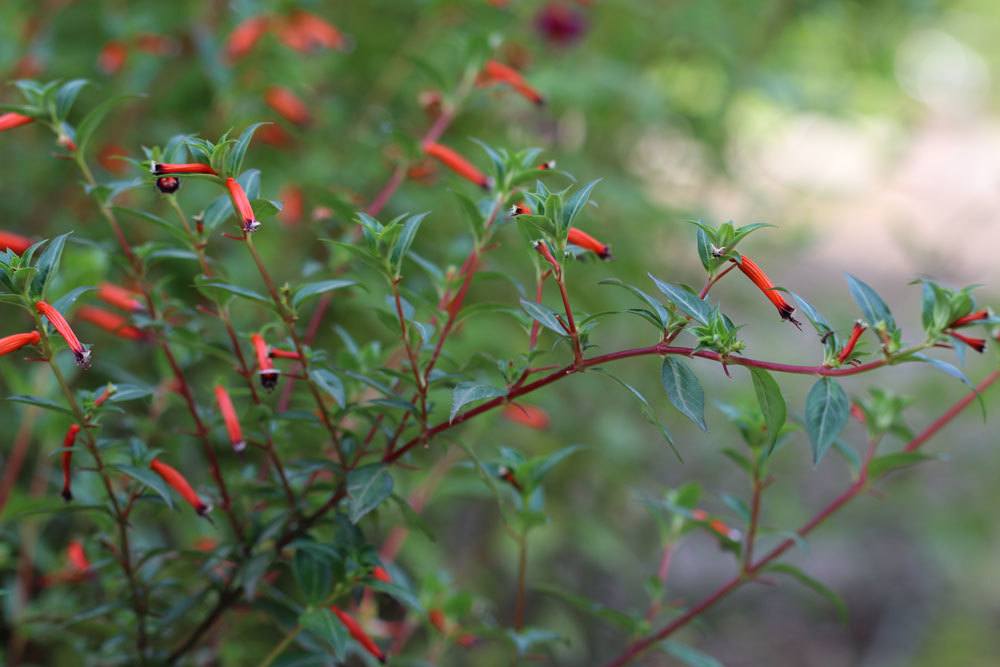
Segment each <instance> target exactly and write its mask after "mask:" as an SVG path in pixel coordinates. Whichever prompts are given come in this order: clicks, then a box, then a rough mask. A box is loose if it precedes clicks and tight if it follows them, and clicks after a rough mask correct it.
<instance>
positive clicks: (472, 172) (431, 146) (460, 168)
mask: <svg viewBox="0 0 1000 667" xmlns="http://www.w3.org/2000/svg"><path fill="white" fill-rule="evenodd" d="M423 148H424V153H426V154H427V155H429V156H431V157H432V158H435V159H437V160H440V162H441V164H443V165H444V166H446V167H448V168H449V169H451V170H452V171H453V172H455V173H456V174H458V175H459V176H461V177H462V178H464V179H466V180H469V181H472V182H473V183H475V184H476V185H478V186H479V187H481V188H483V189H484V190H489V189H490V188H492V187H493V179H492V178H490V177H489V176H487V175H486V174H484V173H483V172H481V171H479V170H478V169H476V167H474V166H473V165H472V163H471V162H469V161H468V160H466V159H465V158H464V157H462V156H461V155H459V154H458V153H456V152H455V151H453V150H452V149H450V148H448V147H447V146H444V145H442V144H436V143H433V142H427V143H425V144H424V145H423Z"/></svg>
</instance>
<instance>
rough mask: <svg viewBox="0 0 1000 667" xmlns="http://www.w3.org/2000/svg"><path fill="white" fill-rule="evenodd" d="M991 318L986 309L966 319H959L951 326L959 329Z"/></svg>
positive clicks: (966, 316)
mask: <svg viewBox="0 0 1000 667" xmlns="http://www.w3.org/2000/svg"><path fill="white" fill-rule="evenodd" d="M989 316H990V314H989V312H987V311H986V310H985V309H983V310H977V311H976V312H974V313H969V314H968V315H965V316H964V317H960V318H958V319H957V320H955V321H954V322H952V323H951V324H950V325H949V326H951V327H953V328H956V329H957V328H959V327H964V326H967V325H969V324H972V323H973V322H978V321H979V320H985V319H987V318H989Z"/></svg>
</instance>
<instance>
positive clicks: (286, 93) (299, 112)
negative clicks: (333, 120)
mask: <svg viewBox="0 0 1000 667" xmlns="http://www.w3.org/2000/svg"><path fill="white" fill-rule="evenodd" d="M264 101H265V102H267V106H269V107H271V108H272V109H274V110H275V111H277V112H278V113H279V114H281V116H282V118H284V119H285V120H287V121H288V122H289V123H294V124H296V125H299V126H303V125H308V124H309V122H310V121H311V120H312V115H311V114H310V113H309V107H307V106H306V104H305V102H303V101H302V100H301V99H299V97H298V95H296V94H295V93H293V92H292V91H291V90H289V89H288V88H285V87H283V86H271V87H269V88H268V89H267V90H266V91H265V92H264Z"/></svg>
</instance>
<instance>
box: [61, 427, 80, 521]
mask: <svg viewBox="0 0 1000 667" xmlns="http://www.w3.org/2000/svg"><path fill="white" fill-rule="evenodd" d="M79 432H80V425H79V424H70V425H69V430H67V431H66V437H64V438H63V453H62V474H63V488H62V497H63V500H65V501H66V502H69V501H70V500H73V491H72V490H71V489H70V484H71V482H72V479H71V477H72V474H71V470H70V465H71V464H72V462H73V445H74V444H75V443H76V435H77V433H79Z"/></svg>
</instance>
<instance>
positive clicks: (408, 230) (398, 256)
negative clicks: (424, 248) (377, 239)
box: [389, 213, 428, 276]
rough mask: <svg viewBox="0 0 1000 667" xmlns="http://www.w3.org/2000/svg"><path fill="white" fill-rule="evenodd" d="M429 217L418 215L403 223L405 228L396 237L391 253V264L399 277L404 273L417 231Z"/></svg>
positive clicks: (424, 214)
mask: <svg viewBox="0 0 1000 667" xmlns="http://www.w3.org/2000/svg"><path fill="white" fill-rule="evenodd" d="M427 215H428V214H427V213H418V214H417V215H411V216H410V217H408V218H407V219H406V221H405V222H404V223H403V228H402V230H401V231H400V232H399V236H398V237H396V242H395V243H394V244H393V246H392V250H391V251H390V253H389V263H390V264H392V266H393V268H394V270H395V272H396V275H397V276H398V275H399V273H400V272H401V271H402V268H403V258H404V257H406V253H407V252H408V251H409V250H410V246H411V245H413V239H414V238H416V235H417V230H419V229H420V223H421V222H423V221H424V218H426V217H427Z"/></svg>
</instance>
